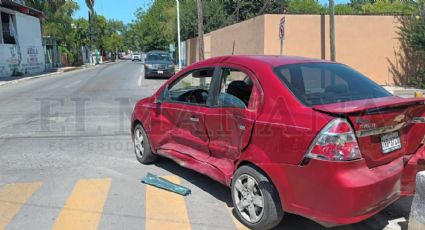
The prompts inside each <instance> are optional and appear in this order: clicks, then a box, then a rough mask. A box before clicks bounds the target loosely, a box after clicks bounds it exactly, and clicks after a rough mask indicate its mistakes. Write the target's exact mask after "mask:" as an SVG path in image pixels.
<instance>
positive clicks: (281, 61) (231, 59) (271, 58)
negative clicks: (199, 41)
mask: <svg viewBox="0 0 425 230" xmlns="http://www.w3.org/2000/svg"><path fill="white" fill-rule="evenodd" d="M221 62H228V63H235V64H242V65H244V64H246V65H249V64H250V63H252V62H257V63H258V62H260V63H263V64H268V65H271V66H273V67H276V66H281V65H288V64H299V63H311V62H329V61H325V60H320V59H314V58H307V57H297V56H280V55H233V56H221V57H214V58H210V59H207V60H204V61H201V62H198V64H200V65H205V64H213V63H221Z"/></svg>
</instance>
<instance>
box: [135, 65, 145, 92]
mask: <svg viewBox="0 0 425 230" xmlns="http://www.w3.org/2000/svg"><path fill="white" fill-rule="evenodd" d="M144 72H145V71H144V67H143V66H142V70H141V71H140V75H139V79H138V81H137V85H138V86H139V87H141V86H142V77H143V76H144V75H145V73H144Z"/></svg>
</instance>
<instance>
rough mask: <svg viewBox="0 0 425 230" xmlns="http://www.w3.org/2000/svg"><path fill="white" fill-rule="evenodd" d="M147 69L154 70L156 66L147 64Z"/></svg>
mask: <svg viewBox="0 0 425 230" xmlns="http://www.w3.org/2000/svg"><path fill="white" fill-rule="evenodd" d="M145 67H146V68H149V69H153V68H154V65H153V64H146V65H145Z"/></svg>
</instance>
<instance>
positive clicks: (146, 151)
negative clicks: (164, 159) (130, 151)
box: [133, 124, 157, 164]
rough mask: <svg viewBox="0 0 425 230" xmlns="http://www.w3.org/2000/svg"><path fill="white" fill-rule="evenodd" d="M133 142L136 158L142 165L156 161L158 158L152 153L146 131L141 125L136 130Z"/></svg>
mask: <svg viewBox="0 0 425 230" xmlns="http://www.w3.org/2000/svg"><path fill="white" fill-rule="evenodd" d="M133 142H134V151H135V153H136V158H137V160H138V161H139V162H140V163H142V164H149V163H153V162H155V161H156V158H157V156H156V155H155V154H154V153H153V152H152V149H151V145H150V143H149V140H148V137H147V135H146V131H145V129H144V128H143V127H142V125H140V124H137V125H136V127H135V128H134V137H133Z"/></svg>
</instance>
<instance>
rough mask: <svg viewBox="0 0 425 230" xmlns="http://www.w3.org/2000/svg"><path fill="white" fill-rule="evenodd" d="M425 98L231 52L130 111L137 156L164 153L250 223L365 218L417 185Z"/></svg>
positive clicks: (314, 65) (295, 62) (294, 62)
mask: <svg viewBox="0 0 425 230" xmlns="http://www.w3.org/2000/svg"><path fill="white" fill-rule="evenodd" d="M424 103H425V99H422V98H414V99H403V98H400V97H396V96H392V95H391V94H390V93H388V92H387V91H386V90H385V89H383V88H382V87H381V86H379V85H377V84H376V83H374V82H373V81H371V80H369V79H368V78H367V77H365V76H363V75H362V74H360V73H358V72H357V71H355V70H353V69H351V68H349V67H347V66H345V65H343V64H338V63H332V62H326V61H320V60H312V59H304V58H297V57H282V56H227V57H218V58H212V59H209V60H205V61H202V62H198V63H196V64H193V65H191V66H189V67H187V68H185V69H184V70H182V71H180V72H179V73H178V74H176V75H175V76H174V77H172V78H171V79H170V80H168V81H167V82H166V83H165V84H164V85H163V86H162V87H161V88H160V89H159V90H158V91H157V93H155V94H154V95H153V96H151V97H148V98H145V99H142V100H140V101H139V102H138V103H137V105H136V107H135V109H134V113H133V118H132V126H131V127H132V134H133V140H134V144H135V152H136V156H137V159H138V160H139V161H140V162H141V163H143V164H146V163H152V162H154V161H155V159H156V157H157V156H158V155H160V156H164V157H168V158H171V159H173V160H174V161H176V162H177V163H179V164H180V165H182V166H184V167H187V168H190V169H193V170H195V171H197V172H200V173H202V174H205V175H207V176H209V177H211V178H213V179H214V180H217V181H219V182H221V183H223V184H225V185H227V186H229V187H230V188H231V192H232V199H233V204H234V207H235V209H236V214H237V215H238V217H239V219H240V220H242V221H243V223H244V224H245V225H247V226H248V227H250V228H253V229H268V228H271V227H273V226H275V225H277V224H278V223H279V222H280V220H281V218H282V216H283V214H284V212H288V213H294V214H298V215H302V216H305V217H307V218H310V219H312V220H314V221H317V222H319V223H321V224H324V225H326V226H333V225H343V224H350V223H355V222H359V221H361V220H364V219H366V218H368V217H370V216H372V215H374V214H376V213H378V212H379V211H381V210H382V209H384V208H385V207H386V206H388V205H389V204H391V203H393V202H394V201H396V200H397V199H399V198H400V196H403V195H412V194H413V193H414V191H415V175H416V173H417V171H420V170H424V169H425V150H424V143H425V136H424V134H425V105H424Z"/></svg>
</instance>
